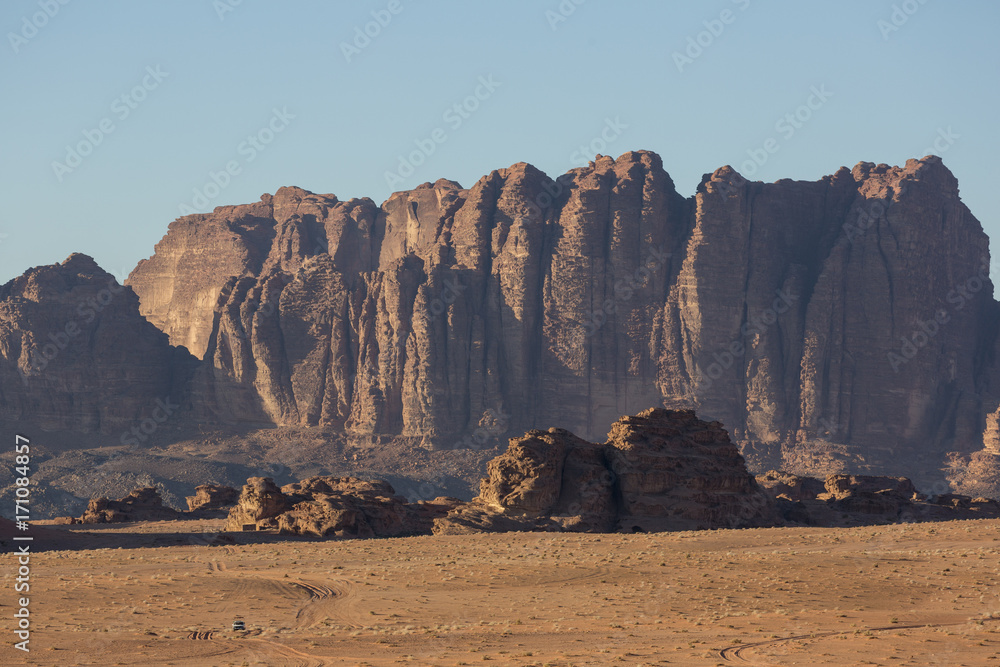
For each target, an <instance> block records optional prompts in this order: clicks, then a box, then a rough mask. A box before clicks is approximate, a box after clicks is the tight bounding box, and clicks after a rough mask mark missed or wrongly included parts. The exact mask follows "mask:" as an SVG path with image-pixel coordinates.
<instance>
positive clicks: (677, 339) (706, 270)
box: [0, 151, 1000, 485]
mask: <svg viewBox="0 0 1000 667" xmlns="http://www.w3.org/2000/svg"><path fill="white" fill-rule="evenodd" d="M989 268H990V263H989V242H988V238H987V236H986V234H985V233H984V232H983V229H982V227H981V225H980V223H979V222H978V221H977V220H976V218H975V217H974V216H973V215H972V213H971V212H970V211H969V210H968V208H966V206H965V205H964V204H963V203H962V201H961V200H960V198H959V191H958V183H957V182H956V179H955V178H954V176H953V175H952V174H951V172H950V171H949V170H948V169H947V168H946V167H945V166H944V165H943V164H942V162H941V160H940V159H939V158H937V157H933V156H930V157H926V158H923V159H921V160H909V161H907V163H906V165H905V166H903V167H890V166H888V165H885V164H879V165H876V164H872V163H867V162H862V163H859V164H858V165H856V166H855V167H854V168H853V169H847V168H841V169H840V170H838V171H837V172H836V173H835V174H833V175H831V176H826V177H824V178H822V179H820V180H819V181H816V182H803V181H791V180H779V181H777V182H775V183H761V182H750V181H747V180H745V179H744V178H742V177H741V176H740V175H739V174H738V173H736V172H735V171H734V170H733V169H731V168H729V167H722V168H720V169H718V170H716V171H715V172H714V173H712V174H707V175H705V177H704V178H703V179H702V182H701V184H700V185H699V186H698V189H697V193H696V194H695V195H694V196H693V197H687V198H685V197H684V196H682V195H680V194H678V192H677V191H676V189H675V188H674V184H673V182H672V180H671V178H670V176H669V175H668V174H667V172H666V171H664V169H663V166H662V163H661V160H660V158H659V157H658V156H657V155H656V154H654V153H651V152H645V151H640V152H630V153H626V154H624V155H622V156H621V157H619V158H618V159H617V160H614V159H611V158H610V157H603V156H598V157H597V159H596V160H595V161H594V162H592V163H591V164H590V165H589V166H588V167H585V168H580V169H574V170H572V171H570V172H568V173H567V174H565V175H563V176H561V177H559V178H558V179H556V180H553V179H551V178H549V177H548V176H546V175H545V174H544V173H542V172H540V171H539V170H537V169H535V168H534V167H532V166H531V165H528V164H524V163H520V164H516V165H513V166H512V167H510V168H507V169H501V170H497V171H494V172H492V173H490V174H489V175H487V176H485V177H483V178H482V179H480V180H479V182H477V183H476V184H475V185H474V186H473V187H472V188H470V189H464V188H462V187H461V186H460V185H459V184H457V183H455V182H453V181H448V180H439V181H437V182H436V183H433V184H431V183H425V184H423V185H421V186H419V187H417V188H416V189H414V190H411V191H407V192H399V193H396V194H394V195H392V196H391V197H390V198H389V199H388V200H387V201H386V202H385V203H383V204H382V205H381V206H377V205H376V204H375V203H374V202H373V201H371V200H370V199H367V198H365V199H352V200H350V201H340V200H339V199H338V198H337V197H335V196H334V195H331V194H314V193H311V192H308V191H305V190H302V189H299V188H293V187H286V188H281V189H279V190H278V191H277V192H276V193H275V194H274V195H264V196H263V197H261V200H260V201H259V202H256V203H253V204H246V205H240V206H223V207H218V208H216V209H215V210H214V211H213V212H212V213H208V214H199V215H190V216H186V217H183V218H180V219H178V220H176V221H174V222H173V223H172V224H171V225H170V227H169V230H168V232H167V234H166V236H164V237H163V239H162V240H161V241H160V242H159V243H158V244H157V246H156V251H155V254H154V255H153V256H152V257H151V258H149V259H148V260H143V261H141V262H139V264H138V266H137V267H136V268H135V270H134V271H133V272H132V273H131V275H130V276H129V278H128V280H127V281H126V285H127V286H128V288H130V289H125V290H122V289H121V288H120V287H119V286H117V283H114V281H113V280H110V282H109V279H110V276H108V274H106V273H104V272H103V271H101V269H99V268H98V267H97V266H96V265H94V264H93V262H92V261H90V260H89V259H88V258H85V257H83V256H79V255H75V256H73V257H71V258H70V259H68V260H67V261H66V262H64V263H63V264H61V265H53V266H48V267H40V268H36V269H31V270H29V271H28V272H27V273H25V274H24V275H23V276H21V277H19V278H16V279H15V280H13V281H11V282H10V283H7V284H6V285H4V286H3V287H0V357H2V359H0V379H2V385H0V416H2V418H3V419H4V420H5V421H12V420H24V419H30V420H32V421H33V422H34V423H38V424H40V425H41V426H43V427H51V428H69V429H78V430H80V431H81V432H94V433H114V434H115V435H117V432H118V431H119V430H121V428H122V427H123V426H124V427H126V428H128V427H135V426H136V425H138V428H139V429H140V430H141V428H142V424H144V423H145V422H148V421H149V419H150V414H151V410H153V409H154V408H155V407H156V406H157V403H156V401H157V400H158V399H159V400H162V399H163V398H164V397H167V396H169V397H172V399H171V400H173V401H175V402H176V404H177V405H178V406H179V407H178V408H177V410H178V414H179V415H181V419H182V420H184V421H185V422H186V423H192V424H200V425H214V426H217V427H220V428H221V427H224V426H225V425H226V424H233V423H240V424H243V425H246V424H256V425H259V426H260V427H261V428H272V427H274V426H276V425H277V426H279V427H283V426H295V427H313V426H317V427H323V428H327V429H331V430H334V431H337V432H339V433H342V434H344V436H345V437H346V438H347V439H349V440H351V441H352V442H358V443H367V444H368V445H370V446H378V445H379V443H382V442H385V441H386V439H387V438H389V439H391V438H393V437H405V438H410V439H416V440H417V441H419V442H422V443H423V444H424V445H425V446H426V447H429V448H432V449H433V448H450V447H455V446H459V447H463V446H470V445H473V446H474V445H475V443H476V437H475V434H476V433H480V432H483V431H484V430H485V431H486V432H489V433H494V434H495V433H500V432H505V433H508V434H513V433H523V432H524V431H527V430H530V429H537V428H541V429H548V428H549V427H551V426H555V425H559V426H562V427H565V428H567V429H569V430H571V431H572V432H573V433H575V434H577V435H579V436H580V437H581V438H583V439H585V440H589V441H594V440H595V439H597V438H601V437H602V436H603V434H604V433H606V432H607V431H608V428H609V427H610V425H611V424H612V423H613V422H615V420H617V419H618V418H619V417H620V416H621V415H624V414H636V413H638V412H640V411H642V410H645V409H647V408H649V407H651V406H661V407H667V408H672V409H696V410H697V411H698V414H699V416H702V417H704V418H707V419H710V420H718V421H721V422H722V423H723V424H724V425H725V427H726V428H727V430H728V431H729V432H730V433H731V434H732V438H733V441H734V442H735V443H736V444H737V445H738V446H739V448H740V450H741V451H742V453H743V455H744V456H745V458H746V459H747V461H748V463H749V464H750V466H751V468H753V469H755V470H758V471H762V470H766V469H768V468H776V469H784V470H790V471H794V472H797V473H799V474H819V475H824V476H825V475H826V474H829V473H837V472H855V473H857V472H865V473H882V474H893V475H907V476H909V477H912V478H914V479H915V480H916V481H918V483H920V484H923V485H927V484H929V483H931V482H933V481H938V482H940V481H941V480H943V478H944V475H945V474H948V475H951V476H952V479H953V481H954V480H955V479H958V478H960V477H961V476H962V475H963V474H964V475H965V476H966V477H968V475H969V470H970V469H971V468H970V467H969V461H970V460H972V459H973V454H975V455H976V456H975V458H974V463H975V465H978V466H980V467H982V468H983V469H984V470H992V469H993V468H994V467H997V466H996V462H997V461H998V460H1000V450H998V448H997V446H996V442H997V436H996V430H997V429H996V423H997V417H996V414H997V412H996V411H997V408H998V405H1000V391H998V383H1000V375H998V372H997V368H996V364H995V361H994V360H995V357H996V352H997V349H998V336H997V330H998V322H1000V311H998V303H997V302H996V301H994V299H993V294H992V283H991V282H990V280H989ZM102 290H105V291H108V294H103V293H102ZM102 299H103V300H105V301H108V303H107V305H106V306H104V307H103V309H100V310H99V309H97V308H96V307H95V305H94V304H97V305H100V303H101V301H102ZM91 300H95V301H94V303H93V304H91V305H89V306H88V305H84V306H81V305H80V304H87V303H90V301H91ZM88 311H93V315H94V316H93V318H90V317H89V315H87V312H88ZM81 313H82V314H81ZM71 321H72V322H74V323H75V324H76V327H77V329H79V331H78V332H77V333H76V334H69V333H68V330H67V329H65V327H66V326H68V323H69V322H71ZM60 332H62V333H65V334H66V336H67V338H66V341H63V339H62V338H61V334H60ZM53 336H54V337H55V338H53ZM60 341H63V342H67V341H68V342H67V345H66V346H65V348H63V347H62V346H61V345H60ZM53 352H54V354H52V355H51V356H52V358H51V359H48V358H47V356H46V355H47V353H53ZM39 366H44V368H42V369H39V368H38V367H39ZM161 411H162V410H161ZM991 414H992V417H991V421H990V428H991V429H992V430H991V431H990V433H992V435H988V436H987V443H986V446H985V447H984V431H985V430H987V420H986V418H987V415H991ZM137 437H138V436H137ZM139 440H141V438H139ZM949 465H950V466H951V467H950V468H948V466H949ZM963 466H964V467H963ZM946 468H947V470H946V471H945V472H942V471H943V470H944V469H946ZM983 474H984V475H985V474H986V473H985V472H984V473H983ZM962 479H965V478H962Z"/></svg>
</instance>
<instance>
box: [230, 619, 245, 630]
mask: <svg viewBox="0 0 1000 667" xmlns="http://www.w3.org/2000/svg"><path fill="white" fill-rule="evenodd" d="M246 629H247V624H246V623H245V622H244V621H242V620H239V619H237V620H235V621H233V630H246Z"/></svg>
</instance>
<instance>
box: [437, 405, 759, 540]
mask: <svg viewBox="0 0 1000 667" xmlns="http://www.w3.org/2000/svg"><path fill="white" fill-rule="evenodd" d="M776 520H777V515H776V513H775V512H774V508H773V506H772V504H771V502H770V501H769V499H768V497H767V496H766V494H765V493H764V492H763V491H762V490H761V489H760V488H759V487H758V485H757V483H756V482H755V481H754V478H753V477H752V476H751V475H750V474H749V473H748V472H747V469H746V465H745V464H744V461H743V458H742V457H741V456H740V453H739V451H738V450H737V448H736V446H735V445H733V444H732V443H731V442H730V441H729V436H728V434H727V433H726V431H725V430H724V429H723V428H722V426H721V424H719V423H717V422H713V423H706V422H703V421H701V420H700V419H698V418H697V417H696V416H695V415H694V413H693V412H691V411H674V410H664V409H649V410H646V411H644V412H642V413H640V414H638V415H636V416H634V417H623V418H621V419H620V420H619V421H617V422H616V423H615V424H614V425H613V426H612V428H611V432H610V433H609V434H608V441H607V442H606V443H605V444H602V445H596V444H592V443H588V442H586V441H583V440H581V439H579V438H577V437H576V436H574V435H573V434H572V433H569V432H568V431H564V430H561V429H550V430H549V432H547V433H546V432H542V431H531V432H529V433H528V434H526V435H525V436H524V437H523V438H514V439H511V442H510V447H509V448H508V450H507V452H506V453H505V454H503V455H502V456H500V457H498V458H496V459H494V460H493V461H491V462H490V464H489V478H488V479H485V480H483V482H482V487H481V490H480V494H479V497H478V498H476V499H475V500H473V501H472V503H470V504H469V505H468V506H464V507H460V508H458V509H456V510H454V511H452V512H451V513H449V514H448V516H447V517H446V518H444V519H440V520H438V521H436V522H435V526H434V531H435V533H442V534H449V533H463V532H478V531H480V530H494V531H504V530H513V529H520V530H573V531H587V532H609V531H621V532H651V531H664V530H694V529H710V528H738V527H745V526H761V525H771V524H773V523H774V522H775V521H776ZM518 524H520V527H519V528H518Z"/></svg>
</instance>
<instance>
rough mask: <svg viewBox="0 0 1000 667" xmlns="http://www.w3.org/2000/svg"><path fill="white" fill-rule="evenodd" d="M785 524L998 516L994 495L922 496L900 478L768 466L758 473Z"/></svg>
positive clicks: (879, 522)
mask: <svg viewBox="0 0 1000 667" xmlns="http://www.w3.org/2000/svg"><path fill="white" fill-rule="evenodd" d="M757 479H758V481H760V482H761V486H762V487H764V488H765V489H766V490H767V492H768V493H769V494H770V495H771V496H772V497H773V498H774V499H775V500H776V501H777V503H778V509H779V511H780V512H781V514H782V516H783V518H784V519H785V521H786V522H787V523H789V524H792V525H795V524H802V525H807V526H860V525H871V524H887V523H913V522H923V521H953V520H956V519H992V518H997V517H1000V504H998V503H997V502H996V501H995V500H991V499H989V498H982V497H975V498H974V497H970V496H964V495H958V494H950V493H942V494H934V495H930V496H928V495H924V494H922V493H919V492H918V491H917V489H916V488H915V487H914V485H913V483H912V482H911V481H910V480H909V479H906V478H905V477H879V476H871V475H830V476H829V477H827V479H826V483H825V484H824V483H823V482H822V481H820V480H818V479H814V478H810V477H798V476H795V475H791V474H789V473H785V472H781V471H776V470H771V471H768V472H767V473H765V474H764V475H758V476H757Z"/></svg>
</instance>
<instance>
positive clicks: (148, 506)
mask: <svg viewBox="0 0 1000 667" xmlns="http://www.w3.org/2000/svg"><path fill="white" fill-rule="evenodd" d="M182 516H183V515H182V514H181V513H180V512H178V511H177V510H175V509H171V508H169V507H164V506H163V499H162V498H160V491H159V489H157V488H156V487H145V488H142V489H136V490H135V491H132V492H131V493H130V494H128V495H127V496H125V497H124V498H122V499H120V500H110V499H108V498H95V499H93V500H91V501H90V504H89V505H88V506H87V511H86V512H84V514H83V516H81V517H80V518H79V520H78V522H79V523H125V522H129V521H164V520H170V519H179V518H180V517H182Z"/></svg>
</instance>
